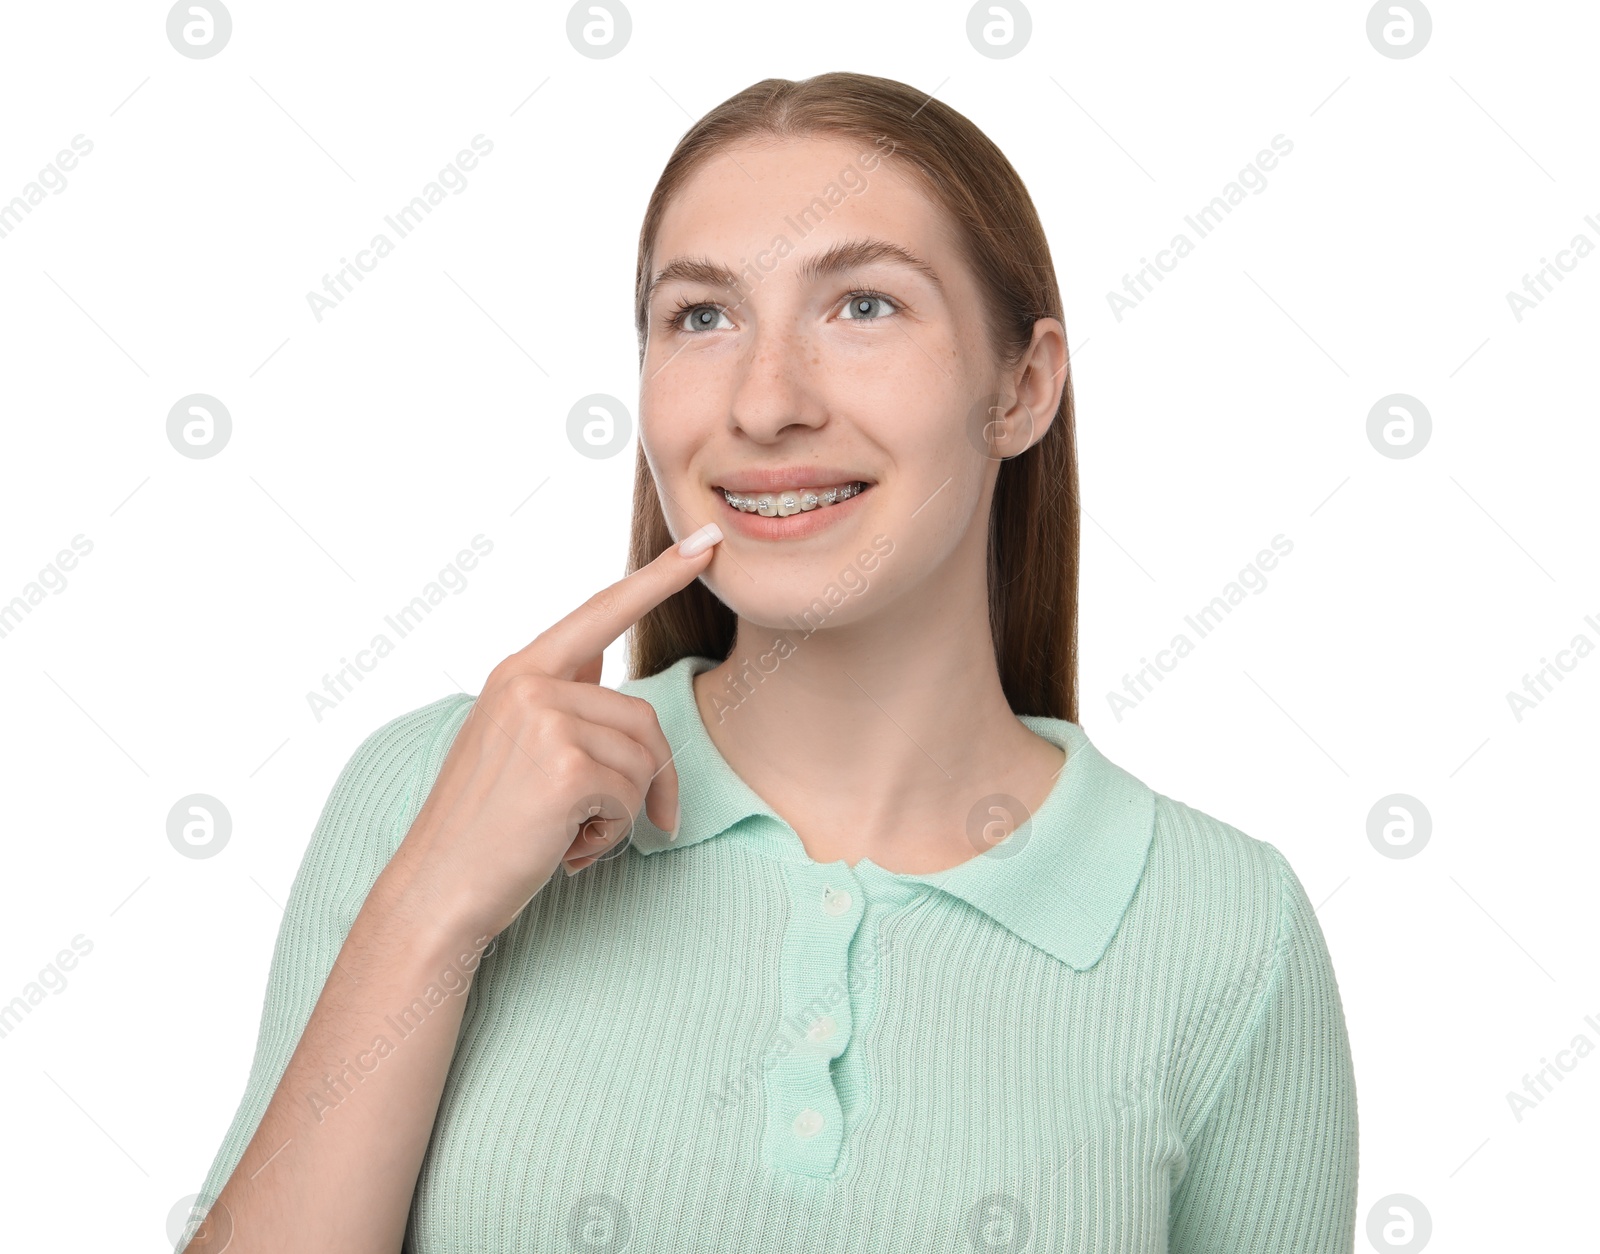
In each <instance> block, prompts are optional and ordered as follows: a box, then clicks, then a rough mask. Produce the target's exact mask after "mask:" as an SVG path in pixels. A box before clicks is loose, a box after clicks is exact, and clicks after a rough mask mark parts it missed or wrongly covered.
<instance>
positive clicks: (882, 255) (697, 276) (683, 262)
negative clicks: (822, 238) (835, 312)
mask: <svg viewBox="0 0 1600 1254" xmlns="http://www.w3.org/2000/svg"><path fill="white" fill-rule="evenodd" d="M796 265H797V267H798V272H799V275H800V277H801V278H802V279H803V280H805V281H806V282H808V283H810V282H815V281H816V280H817V279H820V278H823V277H825V276H827V275H830V274H838V273H841V272H842V271H846V270H856V269H859V268H861V267H863V266H870V265H894V266H903V267H905V268H906V269H908V270H911V271H914V272H915V273H917V274H920V275H921V276H922V277H923V278H925V279H927V280H928V282H929V283H931V284H933V287H934V290H935V291H937V292H939V293H940V294H941V295H943V293H944V283H943V281H942V280H941V279H940V278H939V273H938V271H936V270H935V269H934V268H933V267H932V266H930V265H929V264H928V263H927V262H926V261H924V260H923V259H922V258H921V257H919V256H917V254H916V253H914V252H912V251H911V250H910V249H908V248H904V247H902V246H901V245H899V244H895V243H891V242H890V241H889V240H886V239H848V240H841V241H840V242H839V243H837V244H835V245H833V246H832V247H831V248H827V249H824V250H823V251H822V252H820V253H817V254H816V255H814V256H811V257H806V258H804V259H803V260H801V261H799V262H797V263H796ZM675 282H681V283H704V284H706V285H707V286H709V287H721V288H727V289H729V290H730V291H738V290H739V287H740V276H739V275H738V274H736V273H735V272H734V271H733V270H730V269H729V268H728V267H727V266H725V265H721V264H720V263H718V262H714V261H710V260H708V259H706V258H704V257H675V258H673V260H671V261H669V262H667V264H666V265H664V266H662V267H661V269H660V270H658V271H657V272H656V275H655V277H654V278H653V279H651V280H650V287H649V290H648V291H647V292H646V293H645V299H646V300H647V301H648V300H649V299H650V298H651V297H653V296H654V295H655V291H656V288H658V287H659V286H661V284H663V283H675ZM752 286H753V285H752Z"/></svg>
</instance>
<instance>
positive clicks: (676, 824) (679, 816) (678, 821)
mask: <svg viewBox="0 0 1600 1254" xmlns="http://www.w3.org/2000/svg"><path fill="white" fill-rule="evenodd" d="M682 826H683V802H681V801H680V802H678V808H677V809H676V810H675V811H673V815H672V830H671V831H670V832H668V833H667V839H668V840H677V839H678V829H679V828H680V827H682Z"/></svg>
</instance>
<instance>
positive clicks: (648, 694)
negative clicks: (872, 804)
mask: <svg viewBox="0 0 1600 1254" xmlns="http://www.w3.org/2000/svg"><path fill="white" fill-rule="evenodd" d="M715 665H716V662H715V661H713V660H712V659H710V658H705V657H693V656H691V657H685V658H681V659H680V660H678V661H677V662H675V663H673V664H672V665H671V666H669V667H667V668H666V669H665V670H662V671H659V672H657V673H656V674H654V675H650V676H648V677H646V678H644V679H635V680H630V681H628V682H627V683H625V684H623V685H622V691H623V692H626V693H628V694H630V695H632V696H637V697H643V698H644V699H645V700H646V701H648V702H650V704H651V705H652V706H653V707H654V708H655V711H656V716H657V718H658V720H659V721H660V723H661V730H662V733H663V734H664V735H665V736H666V738H667V743H668V745H669V746H671V748H672V754H673V763H674V765H675V766H676V767H677V771H678V792H679V799H680V804H681V806H682V810H681V817H680V821H679V828H678V836H677V839H676V840H674V839H672V838H671V837H670V836H669V835H668V833H666V832H664V831H662V830H661V829H660V828H658V827H656V826H655V825H654V824H652V823H651V822H650V820H649V818H648V817H646V816H645V814H644V813H642V812H641V813H640V815H639V819H638V822H637V823H636V824H635V826H634V832H633V840H632V843H631V847H632V848H634V849H637V850H639V851H640V852H641V853H645V854H652V853H659V852H660V851H662V850H663V849H684V848H687V847H688V846H690V845H694V844H698V843H699V842H700V841H702V840H706V839H708V838H710V837H712V836H716V835H719V834H721V833H723V832H726V831H727V830H728V829H729V828H731V827H733V826H734V825H735V824H736V823H739V822H740V821H742V820H744V819H748V818H750V817H752V816H757V815H759V816H762V817H765V818H769V819H771V820H772V821H773V822H775V823H777V824H780V825H782V826H784V827H787V826H788V825H787V824H786V823H785V822H784V820H783V819H782V818H780V817H779V816H778V815H777V813H775V812H774V811H773V809H772V808H771V807H770V806H769V805H768V804H767V803H766V802H765V801H763V800H762V799H761V798H760V797H759V796H758V795H757V794H756V793H755V792H754V791H753V790H752V789H751V788H750V786H749V785H748V784H746V783H745V782H744V780H742V779H741V778H740V777H739V776H738V775H737V774H736V773H735V772H734V770H733V768H732V767H731V766H729V765H728V762H727V760H726V759H725V758H724V757H723V756H722V754H721V753H720V752H719V751H718V750H717V747H716V745H714V744H713V743H712V741H711V736H710V734H709V733H708V732H707V731H706V728H705V724H704V723H703V722H702V721H701V718H700V710H699V707H698V706H697V705H696V704H695V699H694V688H693V679H694V676H695V675H696V674H698V673H699V672H701V671H704V670H709V669H710V668H711V667H713V666H715ZM1019 718H1020V719H1021V721H1022V723H1023V725H1024V726H1026V727H1027V728H1028V729H1029V730H1030V731H1032V732H1034V733H1036V734H1038V735H1040V736H1042V737H1044V738H1045V739H1046V740H1048V741H1050V742H1051V743H1052V744H1055V745H1057V746H1059V747H1060V748H1062V749H1063V750H1065V751H1066V754H1067V760H1066V763H1065V765H1064V766H1063V767H1062V770H1061V773H1060V774H1059V775H1057V776H1056V781H1055V784H1054V785H1053V786H1052V787H1051V789H1050V793H1049V795H1048V796H1047V797H1046V798H1045V800H1044V802H1043V803H1042V804H1041V805H1040V806H1039V809H1038V810H1037V811H1035V812H1034V815H1033V818H1032V819H1031V821H1030V823H1029V825H1028V827H1027V829H1026V830H1025V832H1013V833H1012V835H1011V836H1010V837H1008V838H1007V839H1006V840H1005V841H1004V842H1002V843H1001V844H999V845H997V846H995V848H994V850H991V851H990V852H988V853H984V854H980V855H978V856H977V857H974V858H969V859H967V861H965V862H962V863H959V864H958V865H956V866H953V867H950V868H948V869H946V870H943V871H935V872H932V873H931V874H926V875H908V874H899V873H893V872H887V871H884V869H883V868H881V867H876V864H875V863H872V862H871V859H868V858H863V859H862V860H861V861H862V862H864V863H868V864H870V865H872V866H874V867H875V868H876V869H877V870H878V871H879V872H881V873H883V874H888V875H890V876H891V877H892V878H894V879H896V880H899V881H901V882H903V883H907V884H926V885H928V886H930V887H933V888H937V889H939V890H941V891H943V892H946V893H949V894H950V895H952V896H954V897H958V898H960V899H961V900H962V901H965V902H966V903H967V904H969V905H971V906H973V907H975V908H976V909H978V910H981V911H983V913H984V914H986V915H988V916H989V917H990V918H991V919H993V920H994V921H995V922H997V923H999V924H1000V925H1001V926H1002V927H1005V928H1007V929H1008V930H1010V931H1011V932H1013V933H1014V934H1015V935H1017V936H1019V937H1020V938H1022V939H1023V940H1025V941H1027V942H1028V943H1029V944H1030V945H1033V946H1035V947H1037V948H1039V949H1042V950H1044V951H1045V952H1046V953H1048V954H1051V955H1053V956H1054V957H1056V958H1058V959H1060V960H1061V961H1062V962H1064V963H1066V964H1067V965H1068V966H1070V967H1072V968H1073V969H1074V970H1077V971H1084V970H1087V969H1088V968H1090V967H1092V966H1093V965H1094V964H1095V963H1096V962H1098V961H1099V960H1100V957H1101V955H1102V954H1104V953H1105V950H1106V947H1107V945H1109V944H1110V943H1111V937H1112V936H1113V935H1114V934H1115V932H1116V930H1117V926H1118V925H1119V924H1120V923H1121V922H1122V917H1123V915H1124V914H1125V913H1126V912H1127V909H1128V903H1129V902H1130V901H1131V900H1132V899H1133V893H1134V890H1135V889H1136V888H1137V887H1138V884H1139V878H1140V876H1141V875H1142V874H1143V872H1144V864H1145V857H1146V855H1147V853H1148V852H1149V849H1150V840H1151V836H1152V833H1153V831H1154V826H1155V793H1154V792H1153V791H1152V790H1151V789H1150V788H1149V787H1148V786H1146V785H1145V784H1144V783H1142V782H1140V781H1139V780H1138V779H1136V778H1134V776H1132V775H1130V774H1129V773H1128V772H1127V771H1125V770H1123V769H1122V768H1121V767H1119V766H1117V765H1116V764H1115V763H1113V762H1111V761H1110V760H1109V759H1107V758H1106V757H1105V756H1104V755H1103V754H1102V753H1101V752H1100V751H1099V750H1098V749H1097V748H1095V746H1094V745H1093V744H1091V743H1090V741H1089V737H1088V736H1087V735H1086V734H1085V732H1084V730H1083V728H1082V727H1081V726H1079V725H1078V724H1077V723H1071V722H1067V721H1066V720H1064V719H1054V718H1042V717H1036V716H1031V715H1020V716H1019ZM790 830H791V831H792V830H793V829H790ZM1022 835H1026V839H1025V840H1024V841H1022V842H1021V843H1020V844H1019V845H1018V846H1017V847H1016V849H1015V851H1014V852H1007V853H1006V854H1005V855H1004V856H1001V851H1002V850H1011V848H1012V846H1013V844H1014V843H1015V842H1017V841H1018V837H1019V836H1022Z"/></svg>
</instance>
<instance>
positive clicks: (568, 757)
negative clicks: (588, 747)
mask: <svg viewBox="0 0 1600 1254" xmlns="http://www.w3.org/2000/svg"><path fill="white" fill-rule="evenodd" d="M544 769H545V770H546V771H548V772H549V773H550V778H551V779H553V780H554V781H555V782H556V783H557V784H558V785H560V786H562V787H567V788H570V787H574V786H576V785H578V784H580V783H581V782H582V781H583V780H584V779H585V778H586V777H587V775H588V773H589V755H588V754H587V753H585V752H584V751H583V750H582V749H580V748H578V746H577V745H575V744H572V743H571V742H567V743H564V744H558V745H556V746H555V747H553V748H552V749H551V750H550V751H549V753H548V754H546V755H545V764H544Z"/></svg>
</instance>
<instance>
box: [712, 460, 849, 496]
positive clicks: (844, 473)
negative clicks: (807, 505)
mask: <svg viewBox="0 0 1600 1254" xmlns="http://www.w3.org/2000/svg"><path fill="white" fill-rule="evenodd" d="M712 482H713V485H714V486H715V487H719V488H724V489H726V490H727V491H729V492H780V491H782V490H784V489H785V488H828V487H834V486H837V485H839V484H843V483H872V482H874V481H873V480H872V479H869V478H867V476H866V475H863V474H859V473H858V472H856V471H854V470H842V469H840V468H839V467H837V466H771V467H766V468H757V467H752V468H750V469H748V470H730V471H728V472H726V473H725V474H723V475H721V476H719V477H718V478H716V479H714V480H713V481H712Z"/></svg>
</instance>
